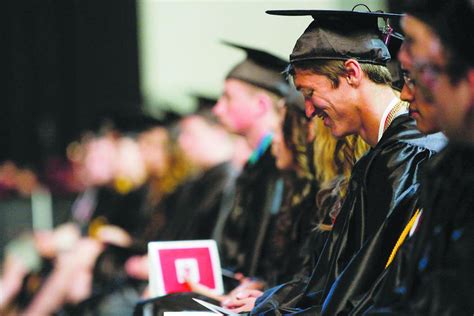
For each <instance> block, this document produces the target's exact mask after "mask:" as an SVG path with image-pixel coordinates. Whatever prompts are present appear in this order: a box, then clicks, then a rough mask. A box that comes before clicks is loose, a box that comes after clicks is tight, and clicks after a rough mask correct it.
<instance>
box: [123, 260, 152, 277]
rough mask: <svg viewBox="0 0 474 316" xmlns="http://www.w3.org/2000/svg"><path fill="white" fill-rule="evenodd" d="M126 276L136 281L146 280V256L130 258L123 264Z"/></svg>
mask: <svg viewBox="0 0 474 316" xmlns="http://www.w3.org/2000/svg"><path fill="white" fill-rule="evenodd" d="M125 271H126V272H127V274H128V275H129V276H131V277H133V278H135V279H138V280H148V256H147V255H144V256H132V257H130V258H129V259H128V260H127V261H126V262H125Z"/></svg>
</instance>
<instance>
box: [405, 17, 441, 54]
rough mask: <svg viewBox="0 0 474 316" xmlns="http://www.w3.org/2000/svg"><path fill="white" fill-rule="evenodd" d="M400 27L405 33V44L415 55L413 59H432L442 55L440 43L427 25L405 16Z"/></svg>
mask: <svg viewBox="0 0 474 316" xmlns="http://www.w3.org/2000/svg"><path fill="white" fill-rule="evenodd" d="M401 25H402V28H403V31H404V32H405V43H406V44H407V45H409V46H410V49H411V51H412V53H413V54H414V55H416V56H414V57H433V56H436V55H440V54H441V53H442V45H441V41H440V39H439V37H438V36H437V35H436V33H435V32H434V31H433V30H432V28H431V27H430V26H429V25H428V24H426V23H424V22H423V21H422V20H420V19H418V18H416V17H414V16H411V15H407V16H405V17H403V18H402V21H401Z"/></svg>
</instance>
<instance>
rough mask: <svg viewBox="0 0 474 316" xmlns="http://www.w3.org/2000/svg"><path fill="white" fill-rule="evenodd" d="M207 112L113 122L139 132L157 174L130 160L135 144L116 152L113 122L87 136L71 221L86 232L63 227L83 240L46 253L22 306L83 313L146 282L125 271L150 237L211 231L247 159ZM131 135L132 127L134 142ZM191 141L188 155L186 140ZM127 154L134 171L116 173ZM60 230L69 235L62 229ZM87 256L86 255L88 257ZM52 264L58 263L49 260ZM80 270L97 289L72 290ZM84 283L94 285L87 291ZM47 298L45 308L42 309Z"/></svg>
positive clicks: (143, 149)
mask: <svg viewBox="0 0 474 316" xmlns="http://www.w3.org/2000/svg"><path fill="white" fill-rule="evenodd" d="M205 112H206V109H202V108H200V110H199V111H198V113H199V115H193V116H190V117H185V118H178V117H173V118H172V123H171V124H167V126H163V125H162V123H161V122H156V121H155V120H152V119H150V118H149V117H143V116H139V117H133V115H126V117H123V118H122V117H119V119H118V120H116V121H115V122H118V124H117V123H116V125H119V127H122V129H125V130H127V131H128V132H129V131H130V130H133V132H134V134H135V135H132V136H137V137H136V138H137V143H138V144H139V146H138V147H139V149H140V152H141V153H144V157H146V158H144V159H143V160H144V162H143V166H142V169H146V173H147V174H149V175H152V176H148V177H145V176H144V174H143V170H141V171H140V170H139V169H140V168H136V165H137V164H138V165H139V163H138V162H139V161H138V160H137V159H135V160H133V159H131V158H130V157H134V156H135V155H136V153H134V150H132V148H134V149H137V146H131V147H129V148H128V150H126V149H125V150H124V152H123V155H120V151H114V149H113V147H114V144H115V143H116V142H120V139H121V138H122V137H121V136H120V135H119V134H118V132H117V131H116V130H115V128H110V126H107V128H105V129H104V128H103V130H102V134H103V135H101V136H99V137H92V138H90V137H86V138H87V139H86V140H85V141H84V143H85V144H83V145H84V146H83V147H84V148H82V149H83V150H84V157H83V161H82V162H81V163H82V166H81V168H82V167H83V169H84V170H85V171H84V174H83V175H85V177H87V178H88V180H89V183H92V182H93V185H90V186H89V187H88V189H87V190H85V191H84V193H83V194H82V195H80V196H79V197H78V199H77V200H76V203H75V204H74V207H73V210H72V219H73V221H74V222H75V224H76V227H80V231H81V235H82V236H84V237H80V238H78V236H77V231H76V229H72V230H69V228H71V226H68V229H65V230H64V229H63V230H62V231H68V232H67V233H66V234H69V233H71V234H72V235H74V236H75V238H78V240H79V241H77V242H76V243H74V244H73V245H70V246H69V247H70V249H68V250H73V251H64V249H63V250H61V253H60V254H58V257H64V258H58V257H56V254H48V255H47V256H44V259H45V261H44V263H45V264H44V265H43V269H42V270H41V271H40V273H33V274H32V275H30V276H29V278H30V277H34V278H35V279H36V280H38V276H41V280H40V281H35V284H40V283H44V284H42V286H35V287H34V288H33V289H32V288H31V287H24V289H23V291H22V293H21V295H20V296H19V297H18V298H19V300H17V303H19V305H20V309H21V308H26V311H27V313H29V312H28V311H29V310H30V308H31V307H32V306H33V307H35V304H37V302H40V303H39V306H40V308H46V309H47V311H44V310H41V309H38V311H39V313H45V314H48V313H52V312H55V311H56V312H57V311H58V310H62V311H63V312H66V313H73V314H77V313H79V314H82V313H84V312H86V311H91V310H95V309H99V310H100V308H105V309H106V308H107V307H102V306H101V302H102V301H104V298H106V297H107V296H108V295H109V296H110V295H111V294H112V293H114V292H115V291H116V290H117V289H120V288H121V287H123V285H130V286H131V287H132V288H134V289H135V288H137V289H139V288H141V287H142V284H143V282H140V281H137V280H135V282H133V278H129V277H127V276H126V274H125V273H124V269H123V263H124V262H125V261H126V259H127V258H128V257H130V256H131V255H133V254H138V253H140V254H141V253H143V252H144V251H145V249H146V242H148V241H152V240H181V239H207V238H210V237H211V233H212V231H213V221H215V219H217V218H218V216H217V212H218V210H219V204H220V200H221V195H222V194H223V192H224V191H225V190H229V188H231V187H232V186H231V184H232V182H233V179H234V178H235V175H236V174H237V172H238V169H239V164H240V162H239V161H240V160H241V159H240V160H239V159H233V158H234V157H232V156H233V155H234V143H241V144H242V142H239V141H238V139H234V138H233V137H230V136H229V135H228V133H226V132H225V131H222V128H220V127H219V126H217V124H215V122H213V121H212V119H211V118H210V117H209V115H205V114H204V113H205ZM207 112H208V111H207ZM178 119H179V122H178ZM120 125H122V126H120ZM123 126H124V127H123ZM137 131H138V132H137ZM203 133H204V134H203ZM193 137H194V138H193ZM199 138H201V140H202V141H199ZM131 140H132V139H131V138H130V133H128V135H127V141H128V144H129V145H130V141H131ZM213 142H214V143H215V142H217V143H220V144H222V146H221V149H220V150H218V151H215V152H214V154H213V157H211V158H210V157H209V155H210V154H212V151H211V152H210V151H209V150H208V149H209V146H210V145H209V143H211V144H214V143H213ZM193 144H194V147H192V148H191V147H190V148H189V152H188V153H186V151H187V148H186V146H188V147H189V146H193ZM195 144H198V145H197V146H196V145H195ZM125 147H126V146H125ZM237 147H239V148H241V149H240V154H241V155H246V154H247V153H246V152H247V149H246V146H242V145H241V146H237ZM206 155H207V156H206ZM121 157H122V158H124V159H125V161H124V162H123V164H127V163H128V164H133V165H134V166H133V167H131V168H130V167H129V169H130V170H126V169H127V167H126V166H124V168H122V169H124V170H122V172H118V174H117V175H112V173H114V172H117V170H113V171H112V169H113V168H111V167H110V165H113V164H114V160H116V161H120V160H121V159H120V158H121ZM127 160H129V161H127ZM231 160H233V161H231ZM119 164H120V162H119ZM109 169H110V170H109ZM118 169H120V168H118ZM107 170H108V171H107ZM109 175H110V176H111V177H109ZM144 179H146V181H144ZM228 194H230V193H228ZM76 227H75V228H76ZM59 231H61V229H59ZM57 235H58V236H59V238H62V237H64V234H61V233H58V232H57ZM117 236H118V237H117ZM86 257H87V258H88V259H84V258H86ZM97 257H98V260H97V263H96V259H97ZM51 262H54V265H51V264H48V263H51ZM61 262H64V263H63V264H62V263H61ZM85 262H87V263H85ZM64 266H65V267H64ZM53 267H54V268H53ZM51 268H53V270H52V271H51ZM81 270H84V275H85V276H83V279H84V277H87V275H88V274H90V273H93V274H92V275H93V280H94V281H93V284H92V287H91V286H90V285H86V286H85V287H84V288H83V289H81V290H79V291H78V290H77V289H71V288H70V284H71V281H73V282H76V283H80V281H81V280H80V278H81V273H80V272H78V271H81ZM85 280H86V279H85ZM130 281H132V282H130ZM25 284H31V282H28V281H26V282H25ZM85 288H90V289H88V290H86V291H85V292H84V290H85ZM52 292H53V293H54V294H53V296H54V298H53V299H52V296H51V295H50V294H51V293H52ZM78 293H79V294H78ZM127 293H131V292H130V291H128V292H127ZM132 296H133V295H132ZM135 298H138V294H137V295H135ZM35 300H36V302H35ZM129 301H130V299H129ZM43 303H44V306H45V307H41V306H42V304H43ZM132 304H134V301H133V302H132ZM28 305H30V306H28ZM54 305H56V306H55V307H52V306H54ZM63 305H64V307H63ZM105 305H107V304H105ZM33 310H34V309H33ZM122 311H123V310H122ZM104 312H105V311H104ZM34 313H36V310H35V311H34ZM100 313H102V312H100Z"/></svg>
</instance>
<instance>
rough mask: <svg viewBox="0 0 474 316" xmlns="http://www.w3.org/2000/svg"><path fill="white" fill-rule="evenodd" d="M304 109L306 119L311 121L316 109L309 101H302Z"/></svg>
mask: <svg viewBox="0 0 474 316" xmlns="http://www.w3.org/2000/svg"><path fill="white" fill-rule="evenodd" d="M304 109H305V113H306V117H307V118H309V119H311V118H313V117H314V116H315V115H316V108H315V107H314V105H313V103H312V102H311V101H310V100H305V101H304Z"/></svg>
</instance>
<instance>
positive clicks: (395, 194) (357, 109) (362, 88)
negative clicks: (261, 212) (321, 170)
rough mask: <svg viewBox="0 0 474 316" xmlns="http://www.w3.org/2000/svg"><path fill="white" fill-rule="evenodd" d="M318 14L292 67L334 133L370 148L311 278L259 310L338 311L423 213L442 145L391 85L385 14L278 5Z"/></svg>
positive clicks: (267, 297) (313, 109)
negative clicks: (425, 172) (430, 165)
mask: <svg viewBox="0 0 474 316" xmlns="http://www.w3.org/2000/svg"><path fill="white" fill-rule="evenodd" d="M272 13H274V14H279V15H311V16H312V17H313V18H314V21H313V22H312V23H311V24H310V25H309V27H308V28H307V29H306V30H305V32H304V33H303V35H302V36H301V37H300V38H299V39H298V41H297V42H296V45H295V47H294V49H293V53H292V54H291V56H290V63H291V67H290V73H291V74H292V75H293V80H294V83H295V85H296V87H297V88H298V89H299V90H300V91H301V92H302V93H303V95H304V96H305V99H306V113H307V115H308V117H320V118H321V119H323V120H324V124H325V125H326V126H327V127H329V128H330V129H331V132H332V134H333V135H335V136H338V137H342V136H346V135H351V134H357V135H360V136H361V137H362V138H363V139H364V140H365V141H366V142H367V143H368V144H369V145H371V147H372V149H371V150H370V151H369V152H368V154H366V155H365V156H364V157H362V158H361V159H360V160H359V161H358V162H357V164H356V165H355V166H354V168H353V172H352V177H351V179H350V183H349V186H348V192H347V196H346V200H345V201H344V204H343V206H342V208H341V211H340V213H339V215H338V217H337V219H336V222H335V224H334V228H333V230H332V232H331V234H330V236H329V238H328V240H327V242H326V245H325V247H324V249H323V251H322V253H321V254H320V256H319V259H318V262H317V264H316V266H315V267H314V270H313V273H312V275H311V277H310V278H309V280H308V281H301V280H295V281H294V282H290V283H287V284H285V285H282V286H279V287H276V288H273V289H271V290H269V291H267V292H266V293H265V294H264V295H263V296H262V297H260V298H259V299H258V301H257V304H256V307H255V308H254V309H253V310H252V313H255V314H260V313H263V314H265V313H268V314H273V313H289V312H294V313H301V312H306V313H310V314H311V315H317V314H325V315H326V314H327V315H336V314H338V313H340V312H344V311H347V310H350V309H351V304H352V302H353V300H354V299H356V298H357V297H358V295H361V294H363V293H364V292H365V291H366V290H367V289H369V288H370V287H371V285H372V283H373V282H374V281H375V280H376V278H377V277H378V276H379V275H380V273H382V272H383V270H384V268H385V265H386V264H387V261H388V258H389V255H390V253H391V251H392V249H393V247H394V245H395V243H396V241H397V239H398V237H399V236H400V233H401V232H402V230H403V228H404V226H405V224H406V223H407V222H408V221H409V220H410V218H411V217H412V216H413V214H414V213H415V210H416V207H417V198H418V186H419V185H418V177H419V170H420V168H421V167H422V165H423V164H424V163H425V162H426V161H427V160H428V159H429V158H430V157H431V156H432V155H433V154H434V153H435V152H436V151H437V150H438V149H439V148H440V147H441V146H442V145H443V140H442V139H441V138H439V137H438V136H433V137H432V136H425V135H423V134H421V133H420V132H419V131H418V130H417V129H416V125H415V122H414V121H413V119H411V118H410V117H409V116H408V115H407V111H406V104H405V103H404V102H401V100H400V99H399V97H398V95H397V93H396V92H395V91H394V90H393V89H392V87H391V86H390V83H391V77H390V73H389V71H388V69H387V68H386V63H387V62H388V61H389V59H390V54H389V52H388V49H387V47H386V45H385V43H384V41H383V39H382V37H383V35H382V34H381V32H380V30H379V28H378V26H377V20H378V17H383V18H387V17H390V15H386V14H385V15H384V14H380V13H360V12H347V11H345V12H341V11H279V12H275V11H274V12H272Z"/></svg>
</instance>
